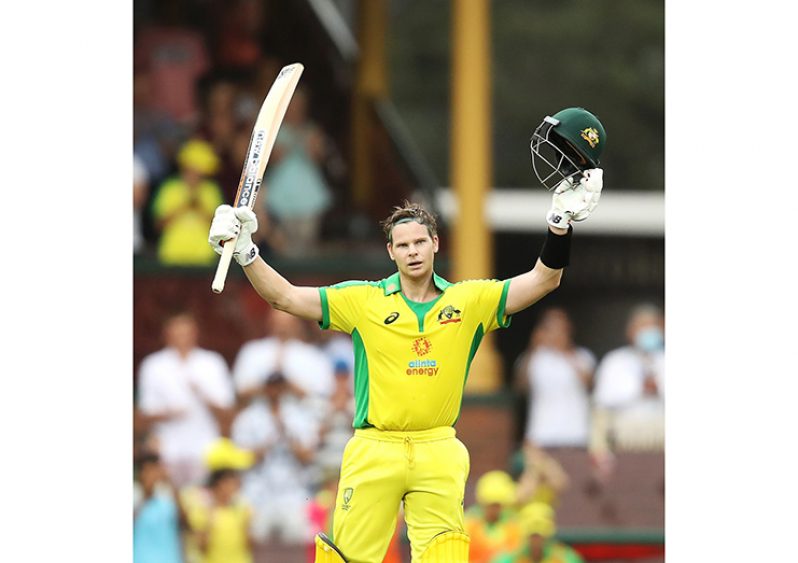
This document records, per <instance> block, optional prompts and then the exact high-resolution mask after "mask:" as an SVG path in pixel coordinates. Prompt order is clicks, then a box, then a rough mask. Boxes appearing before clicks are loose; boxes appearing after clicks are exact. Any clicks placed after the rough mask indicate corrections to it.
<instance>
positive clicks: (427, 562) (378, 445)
mask: <svg viewBox="0 0 798 563" xmlns="http://www.w3.org/2000/svg"><path fill="white" fill-rule="evenodd" d="M605 143H606V134H605V132H604V127H603V126H602V124H601V122H600V121H599V120H598V118H596V116H594V115H593V114H592V113H590V112H588V111H587V110H585V109H583V108H567V109H564V110H562V111H560V112H557V113H555V114H554V115H553V116H546V118H545V119H544V120H543V122H542V123H541V124H540V125H539V126H538V127H537V128H536V129H535V131H534V133H533V135H532V140H531V144H530V151H531V157H532V166H533V170H534V172H535V175H536V176H537V178H538V180H540V182H541V183H542V184H543V185H544V186H546V187H547V188H550V189H553V197H552V206H551V209H550V210H549V212H548V213H547V215H546V221H547V223H548V231H547V235H546V240H545V242H544V244H543V247H542V249H541V251H540V254H539V257H538V258H537V260H536V262H535V264H534V267H533V268H532V269H531V270H529V271H528V272H525V273H522V274H520V275H517V276H515V277H513V278H510V279H507V280H468V281H460V282H456V283H452V282H449V281H447V280H445V279H443V278H442V277H440V276H439V275H438V274H436V273H435V268H434V261H435V254H436V253H437V252H438V248H439V239H438V234H437V226H436V220H435V218H434V216H433V215H432V214H430V213H429V212H427V211H426V210H425V209H424V208H423V207H422V206H420V205H418V204H413V203H408V202H405V203H404V205H403V206H401V207H396V208H394V211H393V213H391V215H390V216H389V217H388V218H387V219H386V220H385V221H383V222H382V226H383V228H384V231H385V235H386V239H387V244H386V247H387V250H388V255H389V256H390V258H391V260H392V261H394V262H395V263H396V269H397V271H396V273H394V274H393V275H391V276H390V277H387V278H385V279H382V280H379V281H347V282H343V283H339V284H336V285H332V286H328V287H300V286H295V285H293V284H291V283H290V282H289V281H287V280H286V279H285V278H284V277H283V276H281V275H280V274H279V273H278V272H277V271H276V270H274V269H273V268H272V267H271V266H269V265H268V264H266V262H265V261H264V260H263V259H262V258H261V257H260V256H259V254H258V248H257V246H256V245H255V244H253V242H252V234H253V233H254V232H255V231H256V230H257V228H258V225H257V219H256V218H255V214H254V213H253V212H252V211H251V210H250V209H249V208H248V207H237V208H233V207H231V206H229V205H222V206H220V207H218V208H217V209H216V213H215V216H214V218H213V222H212V224H211V228H210V235H209V242H210V244H211V246H213V248H214V249H215V250H216V252H217V253H219V254H221V253H222V245H223V243H224V241H227V240H230V239H233V238H234V237H236V236H237V237H238V239H237V241H236V243H235V251H234V254H233V257H234V258H235V259H236V261H237V262H238V263H239V264H240V265H241V266H242V267H243V270H244V273H245V275H246V277H247V278H248V279H249V281H250V283H251V284H252V286H253V288H254V289H255V290H256V291H257V293H258V294H259V295H260V296H261V297H262V298H263V299H265V300H266V301H267V302H268V303H269V304H270V305H271V306H272V307H274V308H275V309H279V310H282V311H286V312H288V313H290V314H293V315H296V316H298V317H301V318H304V319H313V320H315V321H318V322H319V324H320V325H321V327H322V328H323V329H329V330H337V331H342V332H346V333H348V334H350V335H351V337H352V341H353V344H354V349H355V374H354V384H355V403H356V407H355V416H354V421H353V426H354V428H355V433H354V436H353V437H352V438H351V439H350V441H349V443H348V444H347V446H346V450H345V452H344V456H343V461H342V464H341V472H340V480H339V486H338V495H337V499H336V503H335V511H334V515H333V529H332V536H330V537H327V536H326V535H323V534H320V535H318V536H317V537H316V561H317V562H318V563H340V562H344V561H346V562H351V563H380V562H381V561H382V558H383V556H384V554H385V551H386V549H387V548H388V544H389V542H390V540H391V537H392V535H393V533H394V530H395V528H396V518H397V513H398V509H399V505H400V503H402V502H403V503H404V515H405V521H406V524H407V532H408V537H409V539H410V544H411V554H412V560H413V561H414V562H423V563H467V561H468V545H469V537H468V535H467V534H466V533H465V531H464V516H463V496H464V491H465V485H466V479H467V477H468V472H469V463H470V462H469V455H468V451H467V450H466V447H465V446H464V445H463V443H462V442H460V440H458V439H457V437H456V432H455V428H454V424H455V422H456V421H457V418H458V416H459V413H460V407H461V403H462V398H463V388H464V385H465V381H466V378H467V377H468V370H469V367H470V365H471V361H472V359H473V357H474V354H475V353H476V351H477V348H478V347H479V344H480V341H481V340H482V338H483V337H484V335H485V334H487V333H489V332H491V331H493V330H496V329H498V328H505V327H507V326H509V325H510V319H511V316H512V315H513V314H515V313H518V312H519V311H522V310H524V309H526V308H527V307H529V306H530V305H532V304H534V303H535V302H537V301H538V300H540V299H541V298H542V297H544V296H545V295H546V294H548V293H550V292H551V291H553V290H554V289H556V288H557V287H558V286H559V284H560V279H561V277H562V273H563V268H564V267H565V266H567V265H568V262H569V254H570V246H571V237H572V233H573V226H572V224H571V223H572V222H578V221H583V220H584V219H586V218H587V217H588V216H589V215H590V213H591V212H592V211H593V210H594V209H595V207H596V205H597V204H598V200H599V197H600V195H601V189H602V186H603V171H602V169H601V168H599V158H600V156H601V153H602V151H603V149H604V144H605Z"/></svg>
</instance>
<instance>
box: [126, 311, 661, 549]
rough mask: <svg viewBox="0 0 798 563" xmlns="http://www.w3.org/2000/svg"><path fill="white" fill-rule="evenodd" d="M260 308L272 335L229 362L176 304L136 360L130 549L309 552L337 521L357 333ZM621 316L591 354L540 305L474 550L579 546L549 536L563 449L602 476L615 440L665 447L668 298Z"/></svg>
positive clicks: (564, 485)
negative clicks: (517, 432) (620, 334)
mask: <svg viewBox="0 0 798 563" xmlns="http://www.w3.org/2000/svg"><path fill="white" fill-rule="evenodd" d="M265 323H266V324H265V326H264V334H266V336H264V337H262V338H257V339H254V340H251V341H249V342H245V343H243V345H242V346H241V348H240V350H239V351H238V353H237V355H236V357H235V360H234V362H233V363H232V366H228V364H227V362H226V361H225V360H224V358H223V357H222V356H221V355H220V354H219V353H217V352H215V351H212V350H209V349H203V348H201V347H200V346H199V341H200V330H201V327H200V326H199V324H198V322H197V320H196V319H195V318H194V317H193V316H192V315H191V314H190V313H187V312H179V313H177V314H174V315H173V316H171V317H169V318H168V319H166V321H165V322H164V324H163V343H164V346H163V348H162V349H160V350H158V351H156V352H153V353H151V354H149V355H148V356H146V357H145V358H144V359H143V360H142V362H141V364H140V366H139V369H138V374H137V385H136V406H135V409H134V413H135V419H134V432H135V435H134V452H133V453H134V456H133V457H134V461H135V468H136V471H135V475H136V485H135V490H136V493H135V509H134V552H135V561H136V562H138V563H151V562H155V561H159V562H160V561H164V562H167V561H174V562H179V561H186V562H206V563H207V562H214V561H225V562H228V563H231V562H239V561H241V562H252V561H254V559H253V553H254V552H255V547H256V546H257V545H258V544H259V543H261V542H277V543H280V544H286V545H292V546H296V547H297V548H300V547H303V548H304V549H305V550H307V554H308V561H312V560H313V555H312V554H313V546H312V538H313V536H314V535H315V534H316V533H317V532H320V531H329V527H330V524H331V522H330V516H331V514H332V509H333V504H334V499H335V494H336V488H337V479H338V470H339V466H340V462H341V459H342V456H343V449H344V447H345V446H346V443H347V441H348V439H349V438H350V437H351V436H352V434H353V429H352V419H353V414H354V376H353V369H354V356H353V348H352V344H351V340H350V339H349V338H348V337H347V336H346V335H341V334H338V333H332V332H327V331H321V330H319V329H318V328H317V327H315V325H311V324H309V323H306V322H305V321H302V320H300V319H298V318H296V317H293V316H291V315H288V314H287V313H282V312H280V311H276V310H270V312H269V314H268V315H267V316H266V320H265ZM626 328H627V330H626V338H627V340H628V343H627V344H626V345H625V346H622V347H620V348H618V349H616V350H612V351H610V352H608V353H607V354H605V355H604V357H603V358H602V359H601V361H599V362H597V361H596V358H595V356H594V355H593V353H592V352H590V351H589V350H587V349H586V348H584V347H582V346H579V345H577V344H576V343H575V342H574V341H573V326H572V323H571V321H570V318H569V316H568V314H567V312H566V311H564V310H563V309H559V308H552V309H548V310H545V311H544V312H543V313H542V314H541V315H540V317H539V322H538V323H537V325H536V326H535V328H534V330H533V331H532V333H531V335H530V340H529V348H528V349H527V350H526V351H525V352H524V353H523V354H522V355H521V356H520V357H519V359H518V361H517V362H516V381H515V385H516V389H517V391H518V392H519V393H524V394H526V395H528V398H529V403H528V412H527V417H526V420H527V423H526V428H525V434H524V440H523V443H522V444H520V445H519V451H518V456H517V457H518V459H516V460H515V464H514V462H513V460H507V465H506V466H505V467H497V468H496V470H495V471H490V472H488V473H486V474H485V475H482V476H479V475H474V476H472V478H473V479H475V480H476V479H478V480H477V481H476V483H477V484H476V495H475V497H476V502H475V504H473V505H472V506H467V507H466V509H467V521H468V532H469V534H470V535H471V538H472V544H471V553H472V559H471V560H472V561H485V562H499V561H500V562H506V563H510V562H523V561H535V562H540V561H544V562H549V561H551V562H553V561H565V562H569V561H581V559H580V558H579V555H578V554H577V553H576V552H573V553H572V552H571V550H569V548H567V547H566V546H564V545H562V544H560V543H558V541H557V539H556V534H555V531H556V525H555V519H556V518H555V512H556V510H557V507H558V503H559V501H560V499H561V497H562V496H563V495H564V494H568V490H569V486H570V480H569V475H568V474H567V472H566V471H565V470H564V468H563V466H562V465H561V464H560V463H559V462H558V454H559V453H560V452H562V451H563V450H567V449H578V450H580V451H584V452H586V453H587V454H588V456H589V457H588V458H589V460H590V464H591V470H592V471H593V472H594V475H595V481H596V483H597V484H598V486H600V485H601V484H604V483H607V482H608V481H609V480H611V479H612V477H613V473H614V470H615V467H616V452H622V451H641V450H646V451H652V450H653V451H661V449H662V447H663V443H664V424H663V421H664V418H663V417H664V396H663V389H664V387H663V386H664V381H663V353H664V350H663V349H664V336H663V334H664V333H663V316H662V313H661V311H660V310H659V309H658V308H657V307H655V306H653V305H648V304H643V305H640V306H638V307H635V308H634V309H633V310H632V311H631V313H630V315H629V319H628V322H627V327H626ZM519 460H520V463H519ZM511 467H514V468H515V469H511ZM505 470H507V471H505ZM511 473H512V476H511ZM402 539H403V535H402V522H401V518H400V520H399V527H398V529H397V533H396V537H395V538H394V543H393V544H392V547H391V551H390V552H389V554H388V555H387V556H386V561H393V562H396V563H399V562H400V561H402V559H401V555H400V541H402ZM156 554H157V556H156Z"/></svg>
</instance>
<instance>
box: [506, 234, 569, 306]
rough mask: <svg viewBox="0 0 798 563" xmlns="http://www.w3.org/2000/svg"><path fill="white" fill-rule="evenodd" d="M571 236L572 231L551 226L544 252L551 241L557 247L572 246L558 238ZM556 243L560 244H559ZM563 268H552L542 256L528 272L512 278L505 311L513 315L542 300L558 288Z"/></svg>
mask: <svg viewBox="0 0 798 563" xmlns="http://www.w3.org/2000/svg"><path fill="white" fill-rule="evenodd" d="M570 236H571V235H570V233H569V232H568V231H567V230H566V229H559V228H557V227H550V228H549V234H548V237H547V239H546V244H545V245H544V252H545V251H546V247H547V246H548V247H549V249H551V247H552V244H550V241H552V242H554V243H555V244H554V245H553V246H555V247H556V246H562V245H563V244H565V245H568V246H570V241H569V240H558V239H560V238H566V237H567V238H569V239H570ZM556 243H560V244H559V245H558V244H556ZM554 250H559V251H560V253H562V252H563V251H564V252H566V253H567V250H568V249H567V248H565V249H563V248H559V249H557V248H555V249H554ZM544 252H541V257H543V256H544ZM544 259H546V260H547V261H548V262H549V264H551V265H552V266H557V265H559V264H557V263H555V262H554V261H553V260H551V259H547V258H544ZM566 261H567V254H566ZM562 270H563V268H562V266H560V267H559V268H556V267H554V268H552V267H549V266H547V265H546V264H544V262H543V260H542V259H541V258H538V259H537V262H535V267H534V268H532V269H531V270H529V271H528V272H526V273H523V274H520V275H518V276H515V277H514V278H512V279H511V280H510V289H509V290H508V291H507V303H506V305H505V311H507V314H508V315H513V314H515V313H517V312H518V311H523V310H524V309H526V308H527V307H529V306H530V305H532V304H533V303H536V302H538V301H540V300H541V299H542V298H543V297H545V296H546V295H547V294H549V293H551V292H552V291H554V290H555V289H557V288H558V287H559V285H560V279H562Z"/></svg>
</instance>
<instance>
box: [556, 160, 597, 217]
mask: <svg viewBox="0 0 798 563" xmlns="http://www.w3.org/2000/svg"><path fill="white" fill-rule="evenodd" d="M603 176H604V171H603V170H602V169H601V168H593V169H591V170H585V171H584V172H583V173H582V178H581V180H579V182H578V183H577V184H574V183H573V182H572V181H571V180H563V181H562V182H560V183H559V184H558V185H557V188H556V189H555V190H554V195H553V196H552V205H551V209H549V212H548V213H547V214H546V222H547V223H548V224H549V225H551V226H552V227H559V228H561V229H567V228H568V225H569V224H570V223H571V222H572V221H584V220H585V219H587V218H588V216H589V215H590V214H591V213H592V212H593V210H594V209H595V208H596V206H597V205H598V202H599V198H600V197H601V188H602V187H603V186H604V179H603Z"/></svg>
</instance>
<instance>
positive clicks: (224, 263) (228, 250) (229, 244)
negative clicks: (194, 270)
mask: <svg viewBox="0 0 798 563" xmlns="http://www.w3.org/2000/svg"><path fill="white" fill-rule="evenodd" d="M237 240H238V237H234V238H231V239H230V240H228V241H225V243H224V246H223V247H222V256H221V258H219V265H218V266H216V275H215V276H213V283H211V289H212V290H213V292H214V293H221V292H222V290H223V289H224V281H225V280H226V279H227V270H229V269H230V261H231V260H232V259H233V251H234V250H235V249H236V241H237Z"/></svg>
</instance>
